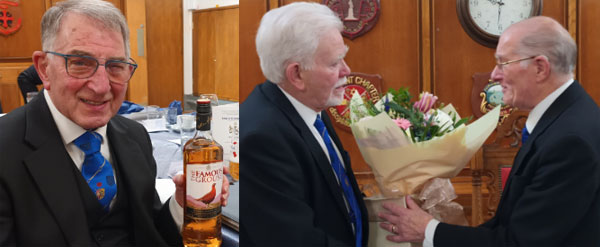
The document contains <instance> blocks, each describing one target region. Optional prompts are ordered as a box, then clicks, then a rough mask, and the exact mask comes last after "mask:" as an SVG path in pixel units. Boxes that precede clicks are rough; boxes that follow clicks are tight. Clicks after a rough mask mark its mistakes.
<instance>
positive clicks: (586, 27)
mask: <svg viewBox="0 0 600 247" xmlns="http://www.w3.org/2000/svg"><path fill="white" fill-rule="evenodd" d="M598 13H600V1H597V0H581V1H579V35H578V39H579V42H578V43H579V65H578V66H577V67H578V70H579V75H578V79H579V80H580V81H581V84H582V85H583V87H584V88H585V90H586V91H587V92H588V93H589V94H590V95H591V96H592V97H593V98H594V99H595V100H596V103H600V84H598V78H597V77H598V68H600V62H599V61H600V49H598V47H599V46H600V29H599V28H598V27H599V26H600V16H599V15H598Z"/></svg>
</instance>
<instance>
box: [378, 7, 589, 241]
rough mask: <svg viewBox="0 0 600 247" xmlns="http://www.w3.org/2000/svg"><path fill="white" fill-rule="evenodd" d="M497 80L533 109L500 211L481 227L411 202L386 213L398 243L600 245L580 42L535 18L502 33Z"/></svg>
mask: <svg viewBox="0 0 600 247" xmlns="http://www.w3.org/2000/svg"><path fill="white" fill-rule="evenodd" d="M495 56H496V61H497V62H496V63H497V65H496V67H495V68H494V71H493V72H492V79H493V80H494V81H499V82H500V83H501V85H502V89H503V90H502V91H503V93H504V96H503V101H504V103H506V104H509V105H512V106H515V107H518V108H519V109H522V110H529V111H530V113H529V117H528V119H527V122H526V124H525V125H526V128H525V131H524V136H529V137H528V138H527V139H524V141H523V146H522V147H521V149H520V150H519V152H518V154H517V156H516V158H515V161H514V164H513V167H512V170H511V173H510V176H509V178H508V181H507V183H506V188H505V189H504V191H503V193H502V197H501V199H500V203H499V205H498V210H497V212H496V215H495V216H494V217H493V218H492V219H491V220H489V221H488V222H485V223H484V224H482V225H480V226H478V227H463V226H455V225H450V224H445V223H439V222H438V221H436V220H431V218H432V217H431V216H430V215H428V214H426V213H425V212H424V211H422V210H420V209H419V208H418V207H417V206H416V205H415V204H414V202H412V200H410V199H409V200H408V208H401V207H398V206H397V205H393V204H387V205H385V207H386V208H388V209H389V210H390V212H389V213H383V214H382V215H381V216H382V217H383V218H384V219H386V220H388V221H389V222H390V223H389V224H382V227H383V228H385V229H388V230H389V231H391V232H393V233H394V234H393V235H392V236H389V237H388V239H390V240H393V241H423V240H425V241H424V243H425V244H424V246H431V245H432V244H433V246H600V131H599V130H600V109H599V108H598V106H597V105H596V103H595V102H594V100H593V99H592V98H591V97H590V96H589V95H588V94H587V93H586V92H585V90H584V89H583V88H582V87H581V85H580V84H579V83H578V82H577V81H574V80H573V73H572V71H573V69H574V67H575V64H576V63H577V46H576V45H575V42H574V41H573V39H572V38H571V36H570V35H569V33H568V32H567V30H565V29H564V28H563V27H562V26H561V25H560V24H559V23H558V22H556V21H555V20H553V19H551V18H548V17H534V18H531V19H527V20H524V21H521V22H519V23H516V24H514V25H512V26H510V27H509V28H508V29H507V30H506V31H504V33H502V35H501V37H500V41H499V43H498V47H497V49H496V55H495Z"/></svg>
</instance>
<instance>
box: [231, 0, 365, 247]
mask: <svg viewBox="0 0 600 247" xmlns="http://www.w3.org/2000/svg"><path fill="white" fill-rule="evenodd" d="M341 30H342V22H341V21H340V19H339V18H338V17H337V16H336V14H335V13H333V11H331V10H330V9H329V8H328V7H326V6H324V5H321V4H316V3H293V4H289V5H285V6H283V7H280V8H277V9H273V10H271V11H269V12H268V13H266V14H265V15H264V16H263V18H262V20H261V24H260V27H259V29H258V32H257V35H256V50H257V52H258V55H259V57H260V63H261V68H262V71H263V74H264V75H265V77H266V78H267V81H266V82H264V83H262V84H260V85H258V86H256V88H255V89H254V90H253V91H252V93H251V94H250V96H248V98H247V99H246V100H245V102H244V103H242V105H241V108H240V113H241V115H240V121H241V122H240V125H241V126H242V127H241V129H240V144H241V145H240V147H241V153H242V155H241V156H240V159H241V163H242V164H243V165H242V166H241V167H240V169H241V170H240V175H241V177H242V178H241V180H240V181H241V183H243V185H242V187H243V193H240V203H241V205H240V215H242V217H243V220H241V221H240V241H241V242H242V243H244V246H246V245H248V246H366V244H367V240H368V239H367V237H368V233H369V230H368V221H367V211H366V208H365V204H364V202H363V199H362V196H361V193H360V190H359V189H358V185H357V183H356V179H355V178H354V174H353V172H352V167H351V165H350V158H349V156H348V154H347V153H346V151H344V148H343V147H342V145H341V142H340V140H339V138H338V137H337V135H336V133H335V130H334V129H333V127H332V125H331V121H330V120H329V118H328V117H327V114H326V112H325V111H324V110H325V109H326V108H327V107H330V106H335V105H339V104H340V103H341V102H342V100H343V93H344V87H343V86H344V85H345V83H346V82H345V81H346V76H347V75H348V74H349V73H350V68H349V67H348V65H347V64H346V63H345V61H344V57H345V55H346V53H347V52H348V47H347V46H346V45H345V44H344V40H343V39H342V36H341V34H340V32H341Z"/></svg>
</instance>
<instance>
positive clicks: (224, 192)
mask: <svg viewBox="0 0 600 247" xmlns="http://www.w3.org/2000/svg"><path fill="white" fill-rule="evenodd" d="M226 174H229V168H227V167H223V186H222V188H221V205H222V206H227V199H228V198H229V179H227V176H225V175H226ZM173 183H175V200H177V203H178V204H179V206H181V207H182V208H183V200H184V198H185V195H184V194H183V193H184V191H185V178H184V176H183V174H177V175H175V177H173Z"/></svg>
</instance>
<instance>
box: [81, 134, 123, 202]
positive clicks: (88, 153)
mask: <svg viewBox="0 0 600 247" xmlns="http://www.w3.org/2000/svg"><path fill="white" fill-rule="evenodd" d="M73 143H75V145H76V146H77V147H78V148H79V149H81V151H83V152H84V153H85V160H84V161H83V166H82V167H81V175H83V178H84V179H85V181H86V182H87V184H88V185H89V186H90V188H91V189H92V191H93V192H94V193H95V194H96V197H97V198H98V201H99V202H100V204H102V208H103V209H104V211H105V212H108V209H109V205H110V202H111V201H112V199H113V197H114V196H115V195H116V194H117V185H116V184H115V176H114V173H113V169H112V165H111V164H110V162H108V160H106V159H105V158H104V156H102V154H101V153H100V144H101V143H102V136H101V135H99V134H98V133H96V132H90V131H86V132H85V133H83V135H81V136H79V137H77V139H75V141H73Z"/></svg>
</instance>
